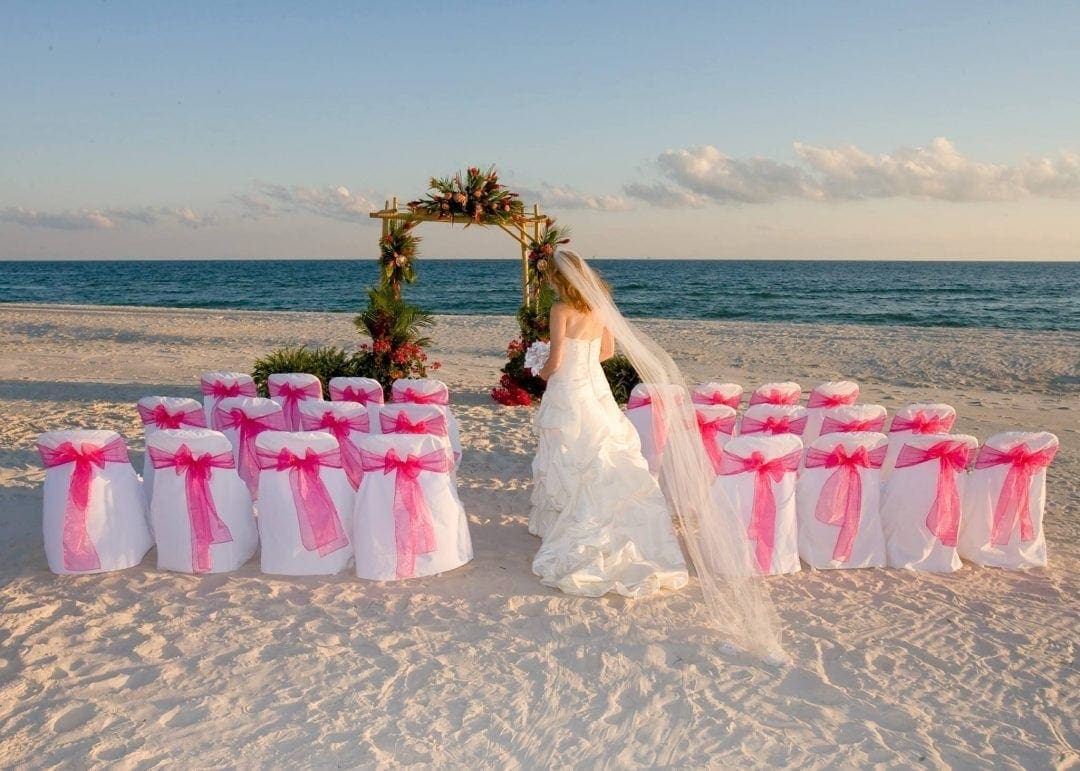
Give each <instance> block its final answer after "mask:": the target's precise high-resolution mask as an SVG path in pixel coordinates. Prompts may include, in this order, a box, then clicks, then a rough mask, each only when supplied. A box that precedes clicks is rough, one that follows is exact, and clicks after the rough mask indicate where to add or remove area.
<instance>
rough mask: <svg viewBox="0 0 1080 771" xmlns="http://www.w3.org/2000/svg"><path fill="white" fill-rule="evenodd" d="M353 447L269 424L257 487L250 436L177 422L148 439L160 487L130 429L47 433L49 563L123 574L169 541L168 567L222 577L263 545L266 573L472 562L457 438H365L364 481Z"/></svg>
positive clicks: (383, 570) (163, 557)
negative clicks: (130, 445) (135, 450)
mask: <svg viewBox="0 0 1080 771" xmlns="http://www.w3.org/2000/svg"><path fill="white" fill-rule="evenodd" d="M344 446H345V443H343V442H339V441H338V439H337V438H336V437H335V436H334V435H333V434H331V433H328V432H324V431H298V432H292V431H279V430H267V431H263V432H260V433H259V434H258V435H257V436H256V437H255V439H254V442H253V447H254V452H255V459H254V462H255V465H256V468H257V477H256V479H257V482H256V486H255V487H254V490H253V491H252V489H250V488H249V481H250V480H245V479H243V478H242V477H241V474H240V473H238V469H239V466H240V462H239V446H238V445H237V444H236V443H235V441H230V439H229V437H227V436H226V435H225V434H224V433H222V432H220V431H214V430H212V429H206V428H195V429H190V428H178V429H173V428H164V429H160V430H157V431H154V432H153V433H151V434H149V435H148V436H147V439H146V447H147V457H149V458H150V460H151V463H152V465H153V467H154V468H155V469H156V470H157V473H156V474H155V475H154V477H153V481H152V482H151V483H150V484H149V485H145V486H148V487H149V488H150V489H149V491H148V492H149V495H147V493H145V492H144V489H143V488H144V480H141V479H140V478H139V477H138V475H137V474H136V473H135V470H134V468H133V467H132V465H131V463H130V461H129V459H128V451H127V446H126V444H125V442H124V440H123V438H122V437H121V436H120V435H119V434H118V433H116V432H114V431H78V430H76V431H54V432H49V433H46V434H43V435H42V436H41V438H40V439H39V442H38V449H39V452H40V453H41V456H42V460H43V461H44V464H45V466H46V469H47V471H46V476H45V491H44V503H43V506H44V510H43V511H44V516H43V531H44V540H45V553H46V557H47V559H48V563H49V567H50V569H51V570H52V571H53V572H55V573H99V572H105V571H110V570H121V569H124V568H128V567H131V566H133V565H137V564H139V563H140V562H141V561H142V559H143V557H144V556H145V555H146V553H147V551H149V549H150V547H151V546H153V545H156V546H157V559H158V567H159V568H161V569H163V570H174V571H179V572H185V573H208V572H209V573H219V572H227V571H232V570H236V569H238V568H239V567H240V566H242V565H243V564H244V563H246V562H247V561H248V560H249V559H250V558H251V557H252V555H253V554H254V553H255V550H256V547H258V546H260V545H261V552H260V565H261V569H262V571H263V572H264V573H272V574H280V575H327V574H333V573H337V572H340V571H341V570H344V569H345V568H346V567H347V566H348V565H349V564H350V563H352V564H353V565H354V566H355V572H356V575H357V576H358V577H360V578H367V579H372V580H380V581H386V580H397V579H403V578H412V577H417V576H427V575H434V574H436V573H442V572H445V571H447V570H452V569H454V568H456V567H459V566H461V565H463V564H465V563H466V562H468V561H470V560H471V559H472V541H471V538H470V535H469V529H468V522H467V520H466V516H465V510H464V507H463V506H462V504H461V501H460V499H459V498H458V494H457V482H456V478H455V475H454V459H453V455H452V452H451V450H450V444H449V442H448V440H447V439H446V438H444V437H440V436H437V435H432V434H389V433H387V434H364V435H362V436H359V437H356V439H355V445H354V449H355V452H356V457H357V458H358V460H359V463H360V466H359V472H360V479H359V480H353V479H351V478H350V476H349V473H348V472H347V471H346V461H345V457H346V452H344V451H343V447H344ZM253 492H254V494H253ZM256 499H257V501H258V503H257V504H255V503H254V501H255V500H256ZM256 506H257V514H256Z"/></svg>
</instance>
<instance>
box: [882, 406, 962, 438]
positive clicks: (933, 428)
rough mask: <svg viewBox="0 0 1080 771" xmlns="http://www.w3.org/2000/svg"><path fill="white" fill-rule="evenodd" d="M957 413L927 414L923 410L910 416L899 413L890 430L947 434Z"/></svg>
mask: <svg viewBox="0 0 1080 771" xmlns="http://www.w3.org/2000/svg"><path fill="white" fill-rule="evenodd" d="M955 420H956V416H955V415H927V414H926V413H925V412H923V411H922V410H918V411H916V413H915V414H914V415H912V416H911V417H910V418H904V417H901V416H900V415H897V416H895V417H894V418H893V422H892V425H891V426H889V432H890V433H891V432H894V431H910V432H912V433H913V434H947V433H949V431H951V430H952V427H953V421H955Z"/></svg>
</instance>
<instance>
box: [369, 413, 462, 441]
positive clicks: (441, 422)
mask: <svg viewBox="0 0 1080 771" xmlns="http://www.w3.org/2000/svg"><path fill="white" fill-rule="evenodd" d="M379 428H380V429H382V432H383V433H384V434H434V435H435V436H446V435H447V427H446V416H445V415H432V416H431V417H430V418H425V419H422V420H417V421H416V422H413V421H412V420H411V419H410V418H409V416H408V414H406V412H405V411H404V410H401V411H399V412H398V413H397V414H396V415H394V416H393V417H391V416H390V415H387V414H386V413H385V412H383V413H380V414H379Z"/></svg>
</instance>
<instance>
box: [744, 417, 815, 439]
mask: <svg viewBox="0 0 1080 771" xmlns="http://www.w3.org/2000/svg"><path fill="white" fill-rule="evenodd" d="M805 429H806V416H805V415H803V416H802V417H801V418H792V417H791V416H790V415H770V416H769V417H767V418H765V420H757V419H756V418H750V417H747V416H746V415H743V419H742V426H741V428H740V433H741V434H743V435H745V434H773V435H775V434H796V435H799V436H801V435H802V432H803V431H804V430H805Z"/></svg>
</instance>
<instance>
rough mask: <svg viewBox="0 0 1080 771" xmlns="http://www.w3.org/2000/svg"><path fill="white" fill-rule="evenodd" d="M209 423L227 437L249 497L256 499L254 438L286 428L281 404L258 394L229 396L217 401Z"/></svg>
mask: <svg viewBox="0 0 1080 771" xmlns="http://www.w3.org/2000/svg"><path fill="white" fill-rule="evenodd" d="M212 422H213V424H214V425H215V426H217V427H218V430H219V431H221V433H223V434H225V436H226V437H228V439H229V444H231V445H232V448H233V458H234V459H235V460H236V471H237V473H238V474H239V475H240V478H241V479H242V480H244V484H246V485H247V487H248V492H249V493H251V498H252V500H257V499H258V497H259V463H258V460H257V459H256V457H255V439H256V437H258V436H259V434H261V433H262V432H264V431H284V430H285V415H284V413H283V412H282V411H281V405H280V404H278V403H277V402H275V401H273V400H272V399H263V398H260V397H258V396H230V397H229V398H227V399H222V400H221V401H220V402H219V403H218V406H217V409H215V410H214V418H213V421H212Z"/></svg>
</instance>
